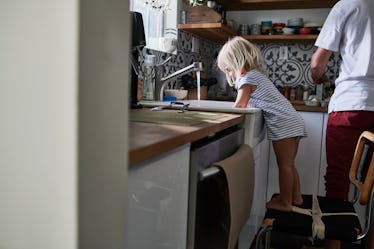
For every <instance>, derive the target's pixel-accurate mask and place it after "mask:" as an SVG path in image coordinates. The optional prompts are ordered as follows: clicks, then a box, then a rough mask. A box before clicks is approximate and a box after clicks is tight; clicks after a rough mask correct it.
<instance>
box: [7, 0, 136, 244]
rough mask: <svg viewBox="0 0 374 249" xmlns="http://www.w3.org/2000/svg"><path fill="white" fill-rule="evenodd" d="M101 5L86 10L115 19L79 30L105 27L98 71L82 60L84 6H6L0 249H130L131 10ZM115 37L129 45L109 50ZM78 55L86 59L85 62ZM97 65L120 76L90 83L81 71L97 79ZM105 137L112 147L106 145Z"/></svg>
mask: <svg viewBox="0 0 374 249" xmlns="http://www.w3.org/2000/svg"><path fill="white" fill-rule="evenodd" d="M86 2H89V1H88V0H87V1H86ZM94 2H97V1H92V4H89V5H87V4H86V5H84V4H83V5H84V6H85V8H89V9H94V10H95V11H96V14H97V13H100V12H101V11H100V10H98V9H99V8H102V7H106V8H105V9H102V11H104V10H105V11H108V13H107V15H106V16H104V17H101V18H98V20H97V21H96V23H91V21H92V19H93V17H92V16H91V17H90V18H85V20H86V21H87V22H88V23H85V24H84V25H85V26H83V28H82V29H87V30H88V29H89V30H90V31H91V32H96V31H95V30H96V29H95V25H96V24H97V22H103V23H107V24H104V25H103V26H104V28H100V29H99V30H97V31H100V32H101V35H102V37H103V39H102V40H103V41H102V42H97V43H96V45H94V44H93V43H92V44H91V46H96V48H97V52H96V53H92V54H91V55H92V57H94V60H95V66H91V62H92V57H90V58H88V59H87V56H88V55H87V53H84V51H82V53H81V54H79V52H78V51H79V48H78V44H79V43H78V39H79V19H80V18H79V16H80V15H79V4H80V3H79V0H65V1H57V0H29V1H19V0H2V1H0V37H1V39H0V55H1V56H0V206H1V207H0V248H1V249H59V248H61V249H75V248H78V244H80V245H82V246H81V247H80V248H90V249H91V248H99V247H97V246H92V247H88V243H86V242H87V241H88V240H89V238H87V234H90V232H91V231H95V232H101V231H104V230H105V231H107V232H106V233H104V234H103V235H102V236H101V234H95V235H96V237H97V238H95V242H98V246H100V248H124V245H125V243H124V240H125V231H124V227H125V225H126V217H125V207H126V177H127V153H126V151H127V143H126V140H125V138H126V134H127V126H126V124H127V101H125V99H127V96H126V95H127V92H128V91H127V89H126V88H127V85H126V84H127V80H128V79H127V67H128V65H127V58H128V57H127V54H128V51H127V50H128V45H129V42H128V40H127V39H128V38H125V37H124V36H128V33H129V27H128V26H129V25H128V24H129V21H128V20H127V19H128V14H127V9H128V6H127V4H126V3H119V2H118V1H115V0H111V1H109V0H107V1H105V2H106V3H105V6H98V4H95V3H94ZM122 2H126V1H122ZM121 11H123V13H119V12H121ZM109 15H112V17H111V18H108V16H109ZM86 17H87V16H86ZM109 19H111V20H109ZM85 20H83V21H85ZM114 23H115V24H114ZM119 23H120V24H121V25H123V26H122V27H121V28H119ZM113 29H114V31H113V32H110V31H111V30H113ZM105 31H108V32H105ZM113 33H114V34H117V36H116V38H120V39H122V40H121V41H118V42H114V45H115V46H113V48H112V47H111V45H113V44H112V43H109V42H111V41H112V40H113V36H110V35H111V34H113ZM105 37H108V38H105ZM103 43H105V46H104V45H103ZM81 44H82V45H85V46H88V45H87V44H89V42H88V41H87V40H86V41H85V42H83V43H81ZM119 44H121V46H119ZM102 51H105V53H104V52H103V53H100V52H102ZM79 56H81V57H82V56H85V57H86V59H81V60H80V63H78V61H79V60H78V59H79ZM99 63H101V65H107V68H108V67H111V66H112V67H114V68H115V69H114V70H111V71H110V70H108V71H107V72H103V71H101V70H97V71H93V73H94V76H93V77H92V78H93V79H90V78H89V77H85V75H86V76H87V74H88V72H89V71H82V70H79V67H78V65H80V67H81V68H84V69H86V70H95V69H96V68H97V67H98V66H97V65H98V64H99ZM119 64H121V67H122V66H123V67H122V68H121V70H122V71H121V72H119V69H118V68H119V66H118V65H119ZM78 79H80V80H78ZM89 80H92V82H88V81H89ZM99 82H100V83H101V84H99ZM89 84H92V85H91V87H90V86H89ZM82 91H84V94H82ZM79 92H80V93H79ZM98 92H101V93H102V94H101V95H100V94H98ZM113 92H115V94H112V93H113ZM109 95H110V96H109ZM95 99H98V100H97V101H95ZM86 104H88V105H87V106H85V105H86ZM79 106H81V107H79ZM82 106H84V107H83V108H82ZM98 106H100V107H101V108H98ZM94 108H96V109H95V110H96V111H97V114H96V115H95V114H92V113H94ZM82 111H84V112H85V113H87V115H83V114H82ZM92 116H95V120H94V119H93V118H92ZM103 119H105V120H106V122H101V121H102V120H103ZM94 121H97V123H99V125H96V124H93V125H90V124H91V122H94ZM111 122H112V123H113V124H112V123H111ZM117 122H118V123H117ZM82 130H86V131H90V133H89V134H88V132H86V133H85V134H83V135H82V134H81V133H82ZM96 134H100V135H96ZM102 134H105V135H106V136H108V138H107V139H104V141H100V142H99V141H98V138H102V137H103V135H102ZM91 148H95V151H92V150H90V149H91ZM91 153H92V154H91ZM93 153H96V154H93ZM98 158H99V159H100V160H98ZM104 161H105V162H104ZM90 167H92V170H91V169H90ZM99 168H100V169H101V170H100V169H99ZM104 168H105V169H107V172H106V173H105V175H103V171H104V170H103V169H104ZM78 172H79V174H78ZM93 182H95V185H94V184H93ZM91 187H92V188H91ZM95 196H96V197H95ZM101 203H102V204H101ZM104 203H106V206H107V207H106V208H102V206H103V205H104ZM88 204H94V205H97V206H98V207H94V208H90V207H89V206H88ZM78 207H79V210H80V211H79V212H78ZM82 210H83V211H85V213H86V216H85V217H83V218H81V217H80V216H82ZM109 210H110V213H109ZM93 216H95V217H97V218H96V219H91V218H92V217H93ZM88 218H90V220H88ZM78 221H79V223H78ZM78 224H79V228H78ZM88 227H92V228H91V229H89V228H88ZM97 227H101V230H99V229H98V228H97ZM113 230H115V231H116V234H115V235H111V236H109V235H108V233H109V231H113ZM119 230H120V231H119ZM78 231H79V233H78ZM118 233H121V238H119V237H120V236H119V235H118Z"/></svg>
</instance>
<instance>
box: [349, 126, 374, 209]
mask: <svg viewBox="0 0 374 249" xmlns="http://www.w3.org/2000/svg"><path fill="white" fill-rule="evenodd" d="M369 147H371V149H369V151H371V155H370V153H369V154H368V149H367V148H369ZM373 147H374V133H372V132H369V131H364V132H363V133H362V134H361V135H360V138H359V140H358V142H357V145H356V150H355V153H354V156H353V161H352V164H351V168H350V171H349V180H350V181H351V183H352V184H353V185H355V187H356V188H357V189H358V190H359V192H360V198H359V203H360V204H361V205H367V203H368V202H369V200H370V199H371V195H372V189H373V185H374V154H373V153H372V151H373ZM365 148H366V149H365ZM368 156H371V160H370V165H369V168H368V170H367V174H366V177H365V180H364V182H361V180H359V179H358V176H359V174H360V173H361V172H360V171H361V170H362V167H361V164H362V163H363V161H364V160H365V158H366V157H368Z"/></svg>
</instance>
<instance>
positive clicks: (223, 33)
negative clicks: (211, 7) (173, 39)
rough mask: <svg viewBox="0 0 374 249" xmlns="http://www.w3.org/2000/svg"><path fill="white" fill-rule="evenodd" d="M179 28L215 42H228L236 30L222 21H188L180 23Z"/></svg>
mask: <svg viewBox="0 0 374 249" xmlns="http://www.w3.org/2000/svg"><path fill="white" fill-rule="evenodd" d="M178 29H180V30H184V31H186V32H189V33H192V34H195V35H197V36H199V37H202V38H205V39H208V40H210V41H215V42H221V43H223V42H226V41H227V40H228V39H229V38H230V37H233V36H236V35H237V34H236V32H235V31H233V30H232V29H230V28H229V27H227V26H226V25H224V24H222V23H187V24H178Z"/></svg>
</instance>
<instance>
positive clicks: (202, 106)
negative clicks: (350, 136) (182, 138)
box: [140, 100, 261, 113]
mask: <svg viewBox="0 0 374 249" xmlns="http://www.w3.org/2000/svg"><path fill="white" fill-rule="evenodd" d="M180 102H181V103H183V104H189V106H188V110H199V111H217V112H232V113H256V112H261V110H260V109H258V108H253V107H247V108H236V107H233V105H234V102H230V101H214V100H200V101H199V100H182V101H180ZM140 104H142V105H143V106H145V107H155V106H168V105H170V102H168V101H142V102H140ZM180 107H181V106H180V105H172V106H171V107H170V108H175V109H179V108H180Z"/></svg>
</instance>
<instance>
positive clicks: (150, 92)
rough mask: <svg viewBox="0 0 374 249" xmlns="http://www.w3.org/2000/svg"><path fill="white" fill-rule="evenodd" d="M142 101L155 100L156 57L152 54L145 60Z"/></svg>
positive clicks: (147, 55) (146, 56)
mask: <svg viewBox="0 0 374 249" xmlns="http://www.w3.org/2000/svg"><path fill="white" fill-rule="evenodd" d="M142 100H147V101H153V100H155V55H152V54H146V55H145V58H144V70H143V86H142Z"/></svg>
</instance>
